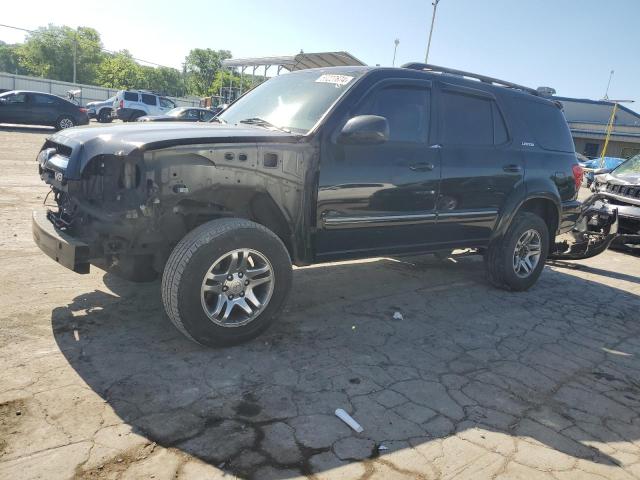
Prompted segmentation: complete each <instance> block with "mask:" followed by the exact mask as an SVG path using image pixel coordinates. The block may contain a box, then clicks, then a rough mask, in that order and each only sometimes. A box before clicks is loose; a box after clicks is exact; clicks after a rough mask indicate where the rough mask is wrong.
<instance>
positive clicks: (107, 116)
mask: <svg viewBox="0 0 640 480" xmlns="http://www.w3.org/2000/svg"><path fill="white" fill-rule="evenodd" d="M112 120H113V119H112V118H111V113H110V112H109V111H108V110H107V109H104V110H100V113H99V114H98V122H100V123H111V121H112Z"/></svg>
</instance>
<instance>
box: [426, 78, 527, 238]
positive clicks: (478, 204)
mask: <svg viewBox="0 0 640 480" xmlns="http://www.w3.org/2000/svg"><path fill="white" fill-rule="evenodd" d="M439 93H440V94H439V101H440V104H439V112H440V115H439V121H440V124H439V134H440V136H439V140H438V141H439V145H440V151H441V153H442V180H441V182H440V195H439V197H438V202H437V209H438V228H437V231H438V236H439V237H440V238H441V240H442V241H446V242H451V243H452V244H455V245H456V246H460V247H461V246H478V245H482V244H483V243H485V242H486V241H487V240H488V239H489V237H490V235H491V232H492V230H493V227H494V225H495V222H496V221H497V218H498V213H499V211H500V209H501V208H502V206H503V204H504V202H505V200H506V198H507V196H508V195H509V194H510V193H511V192H512V191H513V190H514V189H515V188H516V185H517V184H518V183H520V182H522V180H523V164H522V158H521V157H520V155H519V153H517V152H514V149H513V148H511V139H510V134H509V131H508V129H507V127H506V124H505V121H504V118H505V117H504V115H503V112H502V111H501V109H500V107H499V104H498V102H497V101H496V98H495V97H494V96H493V95H491V94H490V93H488V92H485V91H480V90H476V89H471V88H467V87H460V86H457V85H448V84H444V83H443V84H442V85H441V90H440V92H439Z"/></svg>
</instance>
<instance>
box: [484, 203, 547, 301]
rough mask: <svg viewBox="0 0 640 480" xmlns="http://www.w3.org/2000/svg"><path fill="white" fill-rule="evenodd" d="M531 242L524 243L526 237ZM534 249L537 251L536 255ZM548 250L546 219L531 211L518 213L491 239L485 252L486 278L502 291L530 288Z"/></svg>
mask: <svg viewBox="0 0 640 480" xmlns="http://www.w3.org/2000/svg"><path fill="white" fill-rule="evenodd" d="M529 237H530V238H531V242H532V243H531V245H530V246H529V247H527V246H526V240H527V238H529ZM535 251H538V254H537V255H535V253H533V252H535ZM548 252H549V229H548V227H547V224H546V222H545V221H544V220H543V219H542V218H540V217H539V216H538V215H536V214H534V213H531V212H520V213H518V214H517V215H516V217H515V218H514V219H513V221H512V222H511V225H510V226H509V228H508V229H507V231H506V233H505V234H504V236H503V237H502V239H500V240H499V241H495V242H493V243H492V244H491V245H490V246H489V248H488V249H487V251H486V253H485V255H484V263H485V267H486V271H487V277H488V279H489V281H490V282H491V283H492V284H493V285H494V286H496V287H498V288H501V289H503V290H512V291H523V290H527V289H529V288H530V287H531V286H532V285H533V284H534V283H536V281H537V280H538V277H539V276H540V273H542V269H543V268H544V264H545V261H546V259H547V253H548Z"/></svg>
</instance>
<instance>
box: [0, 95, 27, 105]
mask: <svg viewBox="0 0 640 480" xmlns="http://www.w3.org/2000/svg"><path fill="white" fill-rule="evenodd" d="M2 98H5V99H6V102H7V103H27V94H26V93H14V94H12V95H6V96H3V97H2Z"/></svg>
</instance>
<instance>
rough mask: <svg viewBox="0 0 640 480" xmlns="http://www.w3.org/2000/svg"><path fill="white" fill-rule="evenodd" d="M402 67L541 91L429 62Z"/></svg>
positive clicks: (403, 66)
mask: <svg viewBox="0 0 640 480" xmlns="http://www.w3.org/2000/svg"><path fill="white" fill-rule="evenodd" d="M402 68H409V69H411V70H423V71H425V72H434V73H448V74H451V75H459V76H461V77H468V78H475V79H476V80H480V81H481V82H483V83H489V84H491V85H499V86H501V87H507V88H515V89H517V90H522V91H523V92H527V93H530V94H532V95H539V92H538V91H537V90H536V89H534V88H530V87H525V86H523V85H518V84H517V83H512V82H507V81H506V80H499V79H497V78H492V77H487V76H485V75H480V74H477V73H471V72H464V71H462V70H455V69H453V68H446V67H439V66H437V65H431V64H429V63H420V62H412V63H405V64H404V65H402Z"/></svg>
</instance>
